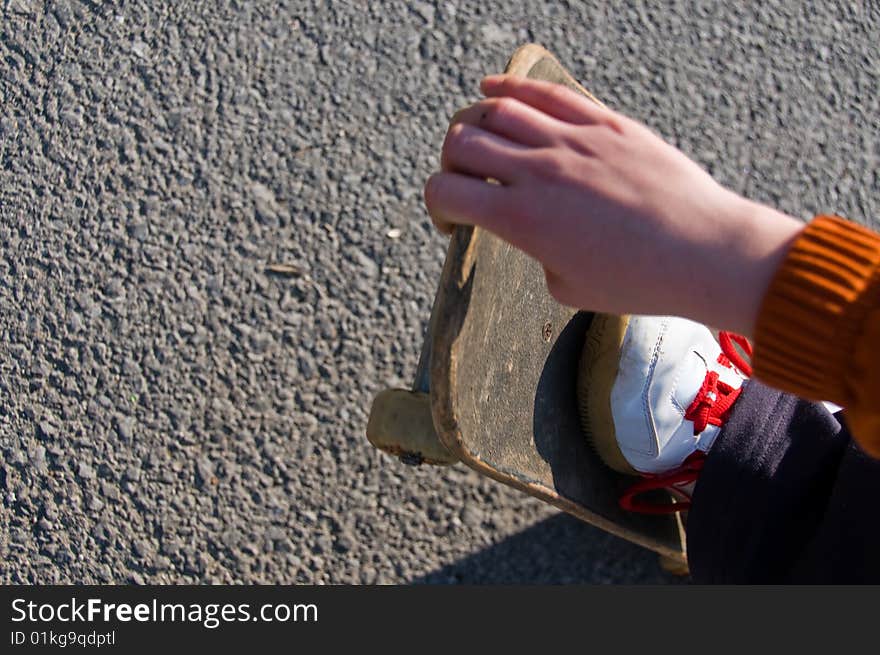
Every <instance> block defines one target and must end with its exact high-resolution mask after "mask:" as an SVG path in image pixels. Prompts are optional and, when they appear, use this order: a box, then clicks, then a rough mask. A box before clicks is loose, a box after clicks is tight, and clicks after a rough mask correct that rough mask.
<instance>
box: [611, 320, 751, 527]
mask: <svg viewBox="0 0 880 655" xmlns="http://www.w3.org/2000/svg"><path fill="white" fill-rule="evenodd" d="M718 343H719V345H720V346H721V354H719V355H718V363H719V364H721V365H722V366H725V367H727V368H732V367H736V368H737V369H739V371H740V372H741V373H742V374H743V375H745V376H746V377H750V376H751V375H752V367H751V365H750V364H749V363H748V362H747V361H746V360H745V358H743V356H742V355H741V354H740V353H739V351H738V350H737V349H736V347H735V346H734V344H738V345H739V346H740V348H742V349H743V352H744V353H745V354H746V355H748V356H749V357H751V356H752V344H750V343H749V341H748V339H746V338H745V337H744V336H742V335H739V334H733V333H732V332H719V333H718ZM741 391H742V387H740V388H738V389H734V388H733V387H731V386H730V385H729V384H727V383H725V382H723V381H722V380H720V379H719V377H718V373H716V372H715V371H709V372H708V373H707V374H706V378H705V379H704V380H703V384H702V386H701V387H700V390H699V391H698V392H697V395H696V397H695V398H694V401H693V402H692V403H691V404H690V406H689V407H688V408H687V411H686V412H685V415H684V417H685V419H687V420H688V421H693V422H694V436H696V435H698V434H700V433H701V432H702V431H703V430H705V429H706V427H707V426H709V425H717V426H721V425H724V423H725V422H726V421H727V418H728V416H730V410H731V409H732V408H733V404H734V402H736V399H737V398H739V394H740V392H741ZM705 460H706V454H705V453H704V452H702V451H699V450H698V451H695V452H693V453H691V455H690V456H688V458H687V459H686V460H685V461H684V462H683V463H682V464H681V466H679V467H677V468H675V469H673V470H671V471H667V472H666V473H661V474H645V473H643V474H642V480H640V481H639V482H637V483H635V484H634V485H632V486H631V487H630V488H629V489H627V490H626V491H625V492H624V493H623V495H622V496H621V497H620V506H621V507H622V508H623V509H625V510H627V511H630V512H639V513H640V514H674V513H675V512H683V511H686V510H687V509H689V508H690V506H691V496H690V489H689V485H691V484H692V483H694V482H696V481H697V478H698V477H699V476H700V471H702V470H703V463H704V462H705ZM658 489H667V490H669V491H670V493H671V494H672V495H673V496H674V497H675V498H677V500H675V501H672V502H668V503H652V502H648V501H646V500H644V499H642V498H640V497H639V496H641V495H642V494H644V493H647V492H649V491H656V490H658Z"/></svg>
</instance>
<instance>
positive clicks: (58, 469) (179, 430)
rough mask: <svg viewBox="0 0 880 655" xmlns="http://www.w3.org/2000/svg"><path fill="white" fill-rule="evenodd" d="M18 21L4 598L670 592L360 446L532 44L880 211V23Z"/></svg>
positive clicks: (693, 6)
mask: <svg viewBox="0 0 880 655" xmlns="http://www.w3.org/2000/svg"><path fill="white" fill-rule="evenodd" d="M0 11H2V14H0V15H2V24H0V100H2V102H0V161H2V165H0V496H2V498H0V581H2V582H6V583H72V582H87V583H126V582H134V583H209V582H233V583H381V584H385V583H409V582H416V583H420V582H424V583H516V582H524V583H670V582H677V581H678V580H676V579H675V578H672V577H671V576H669V575H667V574H665V573H664V572H663V571H662V570H661V569H660V567H659V566H658V564H657V561H656V558H655V557H654V556H653V555H651V554H650V553H647V552H646V551H643V550H642V549H640V548H637V547H635V546H632V545H630V544H627V543H625V542H622V541H620V540H618V539H616V538H613V537H610V536H608V535H606V534H604V533H602V532H600V531H598V530H596V529H594V528H591V527H590V526H587V525H585V524H581V523H579V522H577V521H576V520H574V519H571V518H569V517H567V516H564V515H561V514H559V513H558V512H556V511H555V510H553V509H551V508H549V507H546V506H544V505H542V504H540V503H539V502H537V501H535V500H533V499H530V498H527V497H524V496H522V495H521V494H519V493H518V492H515V491H513V490H510V489H507V488H503V487H501V486H500V485H498V484H496V483H494V482H492V481H490V480H487V479H483V478H479V477H478V476H477V475H476V474H474V473H472V472H470V471H469V470H468V469H465V468H463V467H461V466H457V467H453V468H449V469H430V468H419V469H417V468H410V467H407V466H404V465H403V464H400V463H399V462H397V461H395V460H393V459H391V458H389V457H386V456H384V455H382V454H381V453H378V452H376V451H374V450H373V449H372V448H371V447H370V446H369V445H368V444H367V442H366V439H365V438H364V429H365V425H366V419H367V412H368V410H369V406H370V401H371V399H372V396H373V395H374V394H375V393H376V392H377V391H378V390H380V389H381V388H383V387H386V386H407V385H408V384H409V383H410V379H411V376H412V374H413V373H414V371H415V368H416V362H417V358H418V353H419V347H420V343H421V337H422V333H423V331H424V328H425V322H426V320H427V318H428V315H429V312H430V307H431V300H432V298H433V293H434V289H435V285H436V281H437V279H438V276H439V273H440V267H441V265H442V262H443V256H444V253H445V245H446V241H445V238H444V237H443V236H441V235H439V234H437V233H436V232H435V231H434V230H433V229H432V227H431V224H430V221H429V219H428V217H427V215H426V213H425V210H424V207H423V205H422V201H421V188H422V184H423V183H424V180H425V178H426V177H427V176H428V174H429V173H430V172H431V171H432V170H434V169H435V168H436V167H437V165H438V152H439V146H440V144H441V142H442V138H443V134H444V131H445V126H446V122H447V120H448V119H449V117H450V116H451V115H452V113H453V112H454V111H455V110H456V109H458V108H460V107H462V106H463V105H464V104H466V103H468V102H470V101H473V100H475V99H476V98H477V97H478V96H477V88H478V87H477V85H478V80H479V79H480V77H481V76H482V75H484V74H486V73H490V72H498V71H500V70H501V69H502V68H503V66H504V64H505V62H506V60H507V58H508V57H509V56H510V54H511V53H512V52H513V50H514V49H515V48H516V47H517V46H518V45H521V44H523V43H526V42H538V43H541V44H542V45H544V46H545V47H547V48H549V49H550V50H551V51H553V52H554V53H555V54H556V55H557V56H558V57H559V59H560V60H561V61H562V63H563V64H564V65H565V66H567V67H568V68H569V69H570V70H571V71H572V72H573V73H574V74H575V75H576V76H577V77H578V78H579V79H580V80H581V81H582V82H583V83H584V84H585V85H586V86H587V87H588V88H590V89H591V90H592V91H593V92H594V93H595V94H596V95H597V96H599V97H600V98H601V99H603V100H604V101H605V102H606V103H607V104H609V105H610V106H612V107H614V108H616V109H618V110H620V111H623V112H625V113H627V114H629V115H631V116H634V117H636V118H638V119H640V120H643V121H645V122H646V123H647V124H648V125H650V126H651V127H652V128H654V129H655V130H657V131H658V132H659V133H660V134H662V135H663V136H664V137H665V138H667V139H669V140H671V141H672V142H673V143H675V144H676V145H677V146H678V147H680V148H682V149H683V150H684V151H685V152H686V153H687V154H688V155H690V156H692V157H693V158H694V159H696V160H697V161H698V162H699V163H700V164H702V165H703V166H704V167H706V168H707V169H709V170H710V171H711V172H712V174H713V175H715V176H716V178H717V179H718V180H719V181H721V182H722V183H723V184H725V185H727V186H729V187H731V188H733V189H735V190H737V191H738V192H740V193H744V194H746V195H748V196H750V197H752V198H755V199H758V200H761V201H764V202H767V203H770V204H773V205H774V206H777V207H779V208H781V209H783V210H785V211H787V212H790V213H792V214H794V215H796V216H799V217H802V218H804V219H806V218H809V217H810V216H812V215H814V214H816V213H819V212H833V213H839V214H841V215H844V216H848V217H850V218H852V219H854V220H857V221H860V222H863V223H866V224H871V225H875V226H876V225H877V220H878V217H880V180H878V170H880V169H878V160H880V93H878V92H877V87H878V75H880V45H878V44H880V9H878V8H877V5H876V3H868V2H859V3H844V2H838V3H832V2H816V1H812V2H795V1H787V2H760V3H759V2H684V1H670V2H634V1H633V2H625V3H624V2H601V1H590V2H559V1H557V2H511V3H504V2H497V1H492V0H479V1H476V0H473V1H471V0H469V1H467V2H453V1H448V2H340V1H332V2H284V1H281V2H262V1H261V2H219V1H218V2H196V1H185V0H183V1H177V2H168V1H159V2H124V3H123V2H92V1H89V0H83V1H76V0H56V1H52V2H37V1H36V0H2V2H0ZM276 265H277V266H276ZM273 266H274V267H275V268H271V267H273Z"/></svg>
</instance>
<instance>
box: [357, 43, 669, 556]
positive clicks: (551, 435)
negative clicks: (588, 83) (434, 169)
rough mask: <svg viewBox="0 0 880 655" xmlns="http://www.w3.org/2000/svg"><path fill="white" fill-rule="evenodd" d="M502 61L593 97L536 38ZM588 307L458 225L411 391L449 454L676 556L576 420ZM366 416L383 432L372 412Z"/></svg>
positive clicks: (484, 235)
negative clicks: (630, 501) (628, 508)
mask: <svg viewBox="0 0 880 655" xmlns="http://www.w3.org/2000/svg"><path fill="white" fill-rule="evenodd" d="M506 72H508V73H512V74H515V75H523V76H528V77H532V78H536V79H543V80H550V81H553V82H557V83H560V84H565V85H566V86H569V87H571V88H573V89H575V90H576V91H578V92H580V93H583V94H584V95H586V96H587V97H588V98H590V99H591V100H593V101H595V102H598V100H596V99H595V98H594V97H593V96H592V95H591V94H590V93H589V92H588V91H587V90H586V89H584V88H583V87H582V86H581V85H580V84H578V83H577V82H576V81H575V80H574V79H573V78H572V77H571V75H569V74H568V73H567V72H566V71H565V69H564V68H563V67H562V66H561V65H560V64H559V63H558V62H557V60H556V59H555V58H554V57H553V56H552V55H551V54H550V53H549V52H548V51H546V50H545V49H543V48H541V47H540V46H537V45H526V46H523V47H522V48H520V49H519V50H517V52H516V53H515V54H514V55H513V57H512V58H511V60H510V62H509V63H508V65H507V68H506ZM591 318H592V315H591V314H589V313H587V312H580V311H577V310H575V309H572V308H570V307H565V306H563V305H560V304H559V303H557V302H556V301H555V300H554V299H553V298H552V297H551V296H550V294H549V293H548V292H547V289H546V284H545V281H544V276H543V271H542V269H541V266H540V265H539V264H538V263H537V262H535V261H533V260H532V259H530V258H529V257H527V256H526V255H524V254H523V253H522V252H520V251H518V250H516V249H515V248H513V247H512V246H510V245H508V244H507V243H505V242H504V241H502V240H500V239H498V238H497V237H495V236H494V235H492V234H490V233H488V232H486V231H484V230H481V229H479V228H469V227H456V228H455V230H454V232H453V235H452V237H451V242H450V244H449V250H448V253H447V256H446V263H445V265H444V269H443V273H442V276H441V280H440V285H439V288H438V291H437V296H436V298H435V302H434V308H433V311H432V313H431V321H430V324H429V330H428V336H427V339H426V345H425V348H424V349H423V357H422V362H421V363H420V372H419V375H418V376H417V380H416V384H415V390H414V392H406V393H409V394H410V395H411V396H412V398H415V399H425V407H427V400H428V399H429V401H430V415H431V418H430V422H431V423H432V424H433V428H434V429H435V430H436V439H437V440H439V443H440V444H442V447H443V448H445V449H446V450H447V451H448V454H449V455H450V457H449V461H455V460H458V461H460V462H463V463H465V464H467V465H468V466H470V467H471V468H473V469H475V470H476V471H478V472H479V473H481V474H483V475H487V476H489V477H491V478H494V479H495V480H498V481H499V482H502V483H504V484H507V485H510V486H512V487H515V488H517V489H519V490H521V491H523V492H525V493H527V494H529V495H531V496H535V497H536V498H539V499H541V500H543V501H546V502H548V503H550V504H552V505H554V506H556V507H558V508H560V509H562V510H564V511H566V512H569V513H570V514H573V515H574V516H576V517H578V518H580V519H582V520H584V521H587V522H589V523H591V524H593V525H596V526H598V527H600V528H602V529H604V530H607V531H608V532H611V533H613V534H615V535H618V536H620V537H622V538H624V539H627V540H628V541H631V542H634V543H637V544H640V545H642V546H645V547H646V548H650V549H651V550H654V551H656V552H658V553H660V554H661V555H662V556H664V558H666V560H667V562H668V563H669V562H672V563H678V564H679V565H682V566H683V565H684V562H685V556H684V539H683V534H684V533H683V530H682V527H681V524H680V521H679V519H678V518H677V517H675V516H644V515H637V514H632V513H629V512H625V511H623V510H622V509H620V508H619V506H618V497H619V496H620V493H621V492H622V491H623V490H624V488H626V487H627V486H628V485H630V484H632V482H633V479H632V478H631V477H627V476H623V475H621V474H618V473H615V472H614V471H612V470H611V469H609V468H608V467H606V466H605V465H604V464H603V463H602V462H601V461H600V459H599V458H598V456H597V455H596V454H595V452H594V451H593V450H592V448H591V447H590V446H589V444H588V442H587V440H586V439H585V437H584V435H583V432H582V430H581V427H580V421H579V415H578V403H577V397H576V387H577V376H578V362H579V359H580V355H581V350H582V347H583V343H584V336H585V333H586V330H587V328H588V326H589V324H590V320H591ZM425 411H427V410H425ZM377 414H378V412H377ZM399 417H400V415H398V416H397V418H395V419H394V420H400V418H399ZM377 420H378V419H377ZM371 424H373V432H374V433H376V432H377V431H380V430H378V429H377V428H376V423H374V419H373V416H371ZM429 428H430V424H429ZM369 431H370V430H369V429H368V433H369ZM429 432H430V429H429ZM432 435H433V433H431V434H429V435H428V436H427V437H426V439H428V440H430V439H431V437H432ZM371 441H373V442H374V443H376V444H377V445H379V447H381V448H383V449H384V450H388V451H389V452H395V449H394V448H393V447H386V446H387V444H386V446H383V445H380V444H379V443H377V439H375V438H374V437H371ZM417 449H418V450H419V451H420V452H422V453H424V452H427V451H426V449H425V447H423V446H418V447H417ZM406 450H407V448H403V449H402V450H401V449H398V450H397V454H403V451H406ZM410 450H412V449H410ZM441 450H442V449H441ZM419 457H422V456H419ZM423 459H427V461H433V462H437V461H438V459H442V455H436V456H434V455H428V456H424V457H423Z"/></svg>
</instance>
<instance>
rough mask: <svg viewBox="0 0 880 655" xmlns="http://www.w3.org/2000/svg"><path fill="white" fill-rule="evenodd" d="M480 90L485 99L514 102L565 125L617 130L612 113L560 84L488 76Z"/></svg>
mask: <svg viewBox="0 0 880 655" xmlns="http://www.w3.org/2000/svg"><path fill="white" fill-rule="evenodd" d="M480 89H481V90H482V92H483V94H484V95H486V96H487V97H490V98H500V97H508V98H514V99H516V100H519V101H520V102H522V103H524V104H526V105H528V106H530V107H532V108H534V109H537V110H538V111H540V112H543V113H545V114H547V115H549V116H552V117H554V118H556V119H558V120H560V121H564V122H566V123H571V124H574V125H591V124H595V123H600V122H605V123H609V124H611V125H612V127H615V129H618V127H617V125H616V122H617V119H618V116H617V114H615V112H613V111H611V110H610V109H607V108H605V107H602V106H601V105H598V104H596V103H595V102H593V101H592V100H588V99H587V98H585V97H584V96H582V95H581V94H579V93H577V92H576V91H572V90H571V89H569V88H567V87H564V86H562V85H561V84H554V83H553V82H545V81H543V80H532V79H529V78H526V77H517V76H514V75H490V76H488V77H485V78H483V81H482V82H481V83H480Z"/></svg>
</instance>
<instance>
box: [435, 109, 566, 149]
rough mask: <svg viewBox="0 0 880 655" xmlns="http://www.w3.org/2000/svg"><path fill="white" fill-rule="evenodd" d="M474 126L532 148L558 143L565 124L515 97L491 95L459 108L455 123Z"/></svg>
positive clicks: (453, 122)
mask: <svg viewBox="0 0 880 655" xmlns="http://www.w3.org/2000/svg"><path fill="white" fill-rule="evenodd" d="M457 124H462V125H473V126H474V127H479V128H481V129H484V130H487V131H489V132H492V133H494V134H497V135H499V136H502V137H504V138H505V139H508V140H510V141H513V142H515V143H519V144H522V145H524V146H529V147H532V148H543V147H548V146H552V145H555V144H556V143H557V142H558V140H559V139H558V138H556V137H557V135H558V133H559V131H560V130H562V129H564V128H565V127H566V126H565V124H564V123H562V122H560V121H559V120H557V119H555V118H553V117H552V116H549V115H547V114H545V113H544V112H541V111H538V110H537V109H535V108H534V107H530V106H529V105H527V104H525V103H523V102H520V101H519V100H516V99H514V98H487V99H485V100H481V101H480V102H477V103H476V104H473V105H471V106H470V107H467V108H465V109H462V110H461V111H459V112H458V113H457V114H455V116H453V117H452V121H451V125H457Z"/></svg>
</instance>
